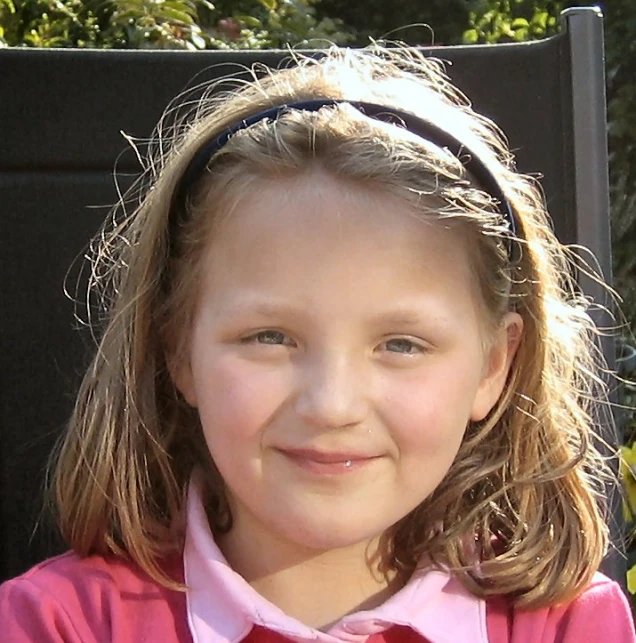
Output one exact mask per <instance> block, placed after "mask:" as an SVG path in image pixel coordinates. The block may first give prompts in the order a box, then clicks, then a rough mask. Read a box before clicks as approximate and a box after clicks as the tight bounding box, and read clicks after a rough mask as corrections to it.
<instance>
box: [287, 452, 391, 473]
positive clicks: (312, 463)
mask: <svg viewBox="0 0 636 643" xmlns="http://www.w3.org/2000/svg"><path fill="white" fill-rule="evenodd" d="M279 451H280V453H281V454H282V455H283V456H284V457H285V458H286V459H287V460H289V461H291V462H292V463H293V464H295V465H296V466H298V467H300V468H301V469H304V470H306V471H310V472H312V473H318V474H327V475H328V474H331V475H338V474H346V473H352V472H354V471H358V470H359V469H361V468H363V467H366V466H367V465H369V464H371V463H372V462H373V461H375V460H377V459H378V458H379V456H377V455H371V454H365V453H359V452H350V451H318V450H313V449H280V450H279Z"/></svg>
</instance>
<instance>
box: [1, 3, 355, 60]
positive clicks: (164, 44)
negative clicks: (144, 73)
mask: <svg viewBox="0 0 636 643" xmlns="http://www.w3.org/2000/svg"><path fill="white" fill-rule="evenodd" d="M315 2H316V0H238V1H232V0H219V1H218V2H210V0H97V1H96V0H92V1H89V2H81V1H80V0H0V46H29V47H99V48H106V49H111V48H121V49H148V48H151V49H227V48H232V49H264V48H274V47H284V46H287V45H290V46H306V47H308V46H310V45H311V44H312V43H316V42H322V43H323V44H324V43H325V42H326V41H329V42H335V43H338V44H345V43H347V42H348V41H349V40H350V39H351V38H350V36H349V35H348V34H346V33H345V32H344V31H343V29H342V25H341V23H340V21H338V20H337V19H332V18H329V17H323V18H318V17H317V16H316V12H315V9H314V3H315Z"/></svg>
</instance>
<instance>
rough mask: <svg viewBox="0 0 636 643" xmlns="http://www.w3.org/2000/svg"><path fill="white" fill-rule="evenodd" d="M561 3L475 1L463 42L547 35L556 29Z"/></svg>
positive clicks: (493, 41)
mask: <svg viewBox="0 0 636 643" xmlns="http://www.w3.org/2000/svg"><path fill="white" fill-rule="evenodd" d="M565 4H567V3H563V2H558V1H553V0H494V1H493V0H477V1H476V2H473V10H472V11H471V12H470V17H469V22H470V28H469V29H467V30H466V31H465V32H464V35H463V41H464V43H465V44H468V45H473V44H476V43H497V42H521V41H524V40H537V39H539V38H545V37H547V36H551V35H553V34H555V33H556V32H557V31H558V30H559V17H558V16H559V12H560V11H561V9H562V8H563V7H564V5H565ZM570 4H571V3H570Z"/></svg>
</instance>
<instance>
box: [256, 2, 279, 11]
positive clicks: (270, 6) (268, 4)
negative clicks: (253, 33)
mask: <svg viewBox="0 0 636 643" xmlns="http://www.w3.org/2000/svg"><path fill="white" fill-rule="evenodd" d="M258 2H259V3H260V4H262V5H263V6H264V7H265V9H267V10H268V11H275V10H276V5H277V4H278V1H277V0H258Z"/></svg>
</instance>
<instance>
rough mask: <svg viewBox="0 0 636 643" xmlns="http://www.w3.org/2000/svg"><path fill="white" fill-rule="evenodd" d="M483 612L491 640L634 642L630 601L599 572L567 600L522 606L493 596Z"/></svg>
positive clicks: (515, 642)
mask: <svg viewBox="0 0 636 643" xmlns="http://www.w3.org/2000/svg"><path fill="white" fill-rule="evenodd" d="M486 613H487V618H486V620H487V625H488V639H489V641H490V643H527V642H528V641H554V642H557V643H597V641H602V640H608V641H612V643H636V634H635V632H634V623H633V620H632V614H631V609H630V606H629V602H628V601H627V598H626V596H625V594H623V591H622V590H621V588H620V586H619V585H618V583H616V582H615V581H612V580H610V579H609V578H607V576H604V575H603V574H601V573H598V574H596V575H595V576H594V578H593V580H592V582H591V583H590V585H589V586H588V588H587V589H586V590H585V591H584V592H583V593H582V594H580V595H579V596H578V597H577V598H576V599H574V600H573V601H571V602H570V603H565V604H562V605H557V606H554V607H547V608H542V609H538V610H522V609H516V608H514V607H512V606H511V605H510V603H509V602H507V601H506V600H504V599H495V600H489V601H488V603H487V612H486Z"/></svg>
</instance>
